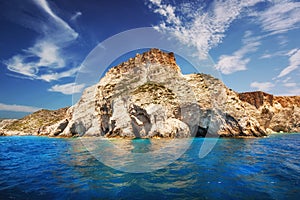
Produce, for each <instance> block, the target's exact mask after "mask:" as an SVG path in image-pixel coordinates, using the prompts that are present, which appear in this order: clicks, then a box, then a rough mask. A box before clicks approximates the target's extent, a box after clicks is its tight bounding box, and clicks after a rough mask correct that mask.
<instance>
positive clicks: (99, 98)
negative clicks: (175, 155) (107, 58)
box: [0, 49, 300, 138]
mask: <svg viewBox="0 0 300 200" xmlns="http://www.w3.org/2000/svg"><path fill="white" fill-rule="evenodd" d="M299 119H300V96H291V97H287V96H281V97H279V96H273V95H271V94H267V93H264V92H260V91H258V92H247V93H237V92H235V91H233V90H231V89H229V88H227V87H226V86H225V85H224V84H223V83H222V82H221V81H220V80H218V79H216V78H214V77H212V76H210V75H207V74H189V75H183V74H182V73H181V71H180V68H179V66H177V64H176V61H175V57H174V54H173V53H165V52H163V51H160V50H158V49H151V50H150V51H148V52H145V53H143V54H141V55H140V54H137V55H136V57H134V58H131V59H129V60H128V61H127V62H124V63H121V64H120V65H118V66H116V67H113V68H111V69H110V70H109V71H108V72H107V73H106V75H105V76H104V77H103V78H102V79H101V80H100V81H99V83H97V84H96V85H93V86H91V87H89V88H87V89H86V90H85V91H84V92H83V94H82V97H81V99H80V100H79V102H78V103H77V104H75V105H74V106H72V107H69V108H62V109H59V110H56V111H49V110H40V111H37V112H35V113H32V114H30V115H28V116H26V117H24V118H22V119H18V120H1V121H0V135H1V136H10V135H36V136H49V137H94V136H96V137H106V138H114V137H120V138H186V137H205V136H210V137H219V136H220V137H235V138H241V137H242V138H244V137H263V136H267V135H269V134H271V133H275V132H300V120H299Z"/></svg>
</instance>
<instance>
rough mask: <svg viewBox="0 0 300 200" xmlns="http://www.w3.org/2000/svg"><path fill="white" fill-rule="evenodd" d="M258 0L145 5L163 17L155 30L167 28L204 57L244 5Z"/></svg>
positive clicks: (247, 5)
mask: <svg viewBox="0 0 300 200" xmlns="http://www.w3.org/2000/svg"><path fill="white" fill-rule="evenodd" d="M260 1H261V0H250V1H239V0H228V1H214V2H213V3H212V4H210V8H209V9H208V11H206V10H205V9H203V7H202V6H201V3H200V2H197V4H195V3H190V4H189V3H184V4H182V6H181V5H178V6H177V7H175V6H172V5H170V4H164V3H162V1H160V0H150V3H151V4H150V6H149V8H150V9H153V10H154V12H155V13H159V14H160V15H161V16H162V17H163V18H164V21H163V22H161V23H160V24H159V25H158V26H156V29H157V30H159V31H162V32H168V33H170V34H172V35H173V36H174V37H175V38H177V39H178V40H179V41H180V42H181V43H183V44H185V45H188V46H193V47H196V48H197V50H198V53H197V54H198V56H199V57H200V58H206V56H207V54H208V51H209V50H210V49H211V48H213V47H215V46H216V45H217V44H219V43H220V42H222V39H223V38H224V36H225V31H226V30H227V29H228V27H229V25H230V24H231V23H232V22H233V21H234V20H235V19H236V18H237V17H238V16H239V15H240V13H241V12H242V11H243V10H244V8H246V7H251V6H254V5H255V4H256V3H258V2H260ZM176 13H177V15H176ZM178 16H180V17H178Z"/></svg>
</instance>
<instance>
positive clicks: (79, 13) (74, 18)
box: [70, 11, 82, 21]
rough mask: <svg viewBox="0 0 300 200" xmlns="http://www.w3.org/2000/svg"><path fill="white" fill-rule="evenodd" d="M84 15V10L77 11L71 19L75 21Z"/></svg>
mask: <svg viewBox="0 0 300 200" xmlns="http://www.w3.org/2000/svg"><path fill="white" fill-rule="evenodd" d="M81 15H82V12H79V11H78V12H76V13H75V14H74V15H73V16H72V17H71V19H70V20H71V21H75V20H76V19H77V18H78V17H80V16H81Z"/></svg>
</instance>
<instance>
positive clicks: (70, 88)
mask: <svg viewBox="0 0 300 200" xmlns="http://www.w3.org/2000/svg"><path fill="white" fill-rule="evenodd" d="M84 86H85V85H84V84H76V83H67V84H62V85H54V86H52V87H51V88H50V89H49V90H48V91H50V92H60V93H62V94H66V95H71V94H76V93H80V92H82V90H83V88H84Z"/></svg>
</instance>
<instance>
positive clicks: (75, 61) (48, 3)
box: [0, 0, 300, 118]
mask: <svg viewBox="0 0 300 200" xmlns="http://www.w3.org/2000/svg"><path fill="white" fill-rule="evenodd" d="M0 9H1V12H0V26H1V27H2V28H1V31H0V91H1V93H0V118H19V117H22V116H24V115H26V114H28V113H31V112H34V111H37V110H39V109H41V108H44V109H58V108H61V107H66V106H70V105H72V104H73V98H72V97H73V96H74V95H80V94H81V92H82V91H83V90H84V88H86V87H87V86H88V85H87V84H84V83H78V82H76V76H77V75H78V73H79V72H80V70H82V63H84V61H85V59H86V57H87V56H88V55H89V53H90V52H91V51H92V50H93V49H94V48H95V47H96V46H97V45H99V44H101V43H102V42H103V41H106V40H107V39H109V38H111V37H113V36H115V35H117V34H119V33H122V32H124V31H128V30H132V29H136V28H142V27H152V28H153V29H154V30H155V31H158V32H160V33H168V34H169V35H170V36H172V37H173V38H174V40H176V42H178V44H180V45H182V46H185V47H187V48H191V49H194V53H193V56H195V57H197V59H199V60H203V59H206V58H210V59H211V60H212V63H213V64H212V68H214V70H217V71H218V72H219V74H220V77H218V78H221V80H222V81H223V82H224V83H225V84H226V85H227V86H228V87H229V88H232V89H233V90H235V91H237V92H246V91H256V90H260V91H264V92H267V93H271V94H274V95H300V83H299V81H298V80H299V78H300V37H299V36H300V1H296V0H244V1H243V0H223V1H222V0H195V1H188V0H126V1H121V0H110V1H102V0H101V1H98V0H86V1H82V0H24V1H21V0H9V1H7V0H0ZM119 45H120V47H121V46H122V45H125V44H123V43H122V42H120V44H119ZM116 48H118V47H116ZM120 56H122V55H120ZM119 60H120V59H119ZM121 61H122V59H121ZM99 63H100V62H99ZM101 67H105V66H101ZM106 67H107V66H106ZM180 67H181V68H182V71H183V72H185V66H180ZM198 69H200V72H201V66H199V68H198ZM186 71H188V70H186ZM198 71H199V70H198ZM99 79H100V77H99Z"/></svg>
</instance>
